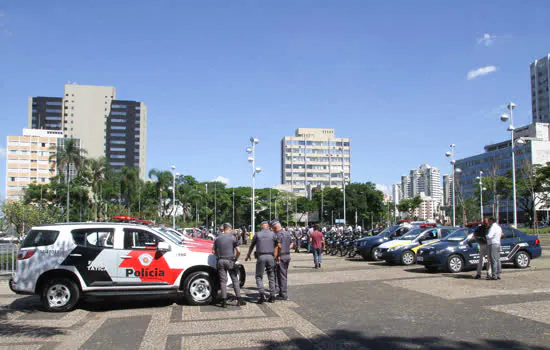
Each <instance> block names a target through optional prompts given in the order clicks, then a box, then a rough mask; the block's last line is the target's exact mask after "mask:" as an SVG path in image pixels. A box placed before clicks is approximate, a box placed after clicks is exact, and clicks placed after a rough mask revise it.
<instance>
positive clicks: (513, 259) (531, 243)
mask: <svg viewBox="0 0 550 350" xmlns="http://www.w3.org/2000/svg"><path fill="white" fill-rule="evenodd" d="M473 230H474V228H463V229H460V230H457V231H455V232H453V233H452V234H450V235H449V236H447V237H446V238H444V239H442V240H441V241H440V242H438V243H436V244H433V245H430V246H427V247H423V248H420V249H419V250H418V252H417V255H416V262H417V263H418V264H421V265H424V266H425V267H426V268H427V269H428V270H429V271H437V270H438V269H439V268H444V269H446V270H447V271H448V272H453V273H457V272H460V271H463V270H466V269H475V268H476V266H477V263H478V261H479V259H480V257H479V247H478V244H477V243H472V241H471V239H472V236H473V233H472V232H473ZM502 230H503V232H504V237H502V239H501V251H500V260H501V261H502V262H503V263H513V264H514V265H515V266H516V267H517V268H526V267H528V266H529V264H530V262H531V259H535V258H538V257H540V256H541V253H542V248H541V246H540V241H539V239H538V237H537V236H531V235H528V234H526V233H524V232H521V231H520V230H517V229H514V228H511V227H506V226H503V227H502Z"/></svg>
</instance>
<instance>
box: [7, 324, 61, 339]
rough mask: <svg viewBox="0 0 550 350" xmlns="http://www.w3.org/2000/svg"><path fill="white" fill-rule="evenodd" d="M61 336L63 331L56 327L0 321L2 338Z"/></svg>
mask: <svg viewBox="0 0 550 350" xmlns="http://www.w3.org/2000/svg"><path fill="white" fill-rule="evenodd" d="M63 334H65V331H63V330H62V329H60V328H57V327H44V326H29V325H24V324H11V323H8V322H7V321H0V336H2V337H3V336H5V337H13V336H18V337H29V338H50V337H54V336H56V335H63Z"/></svg>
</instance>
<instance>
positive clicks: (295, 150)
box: [281, 128, 351, 197]
mask: <svg viewBox="0 0 550 350" xmlns="http://www.w3.org/2000/svg"><path fill="white" fill-rule="evenodd" d="M343 181H346V183H350V181H351V144H350V139H349V138H345V137H344V138H337V137H335V136H334V129H321V128H299V129H297V130H296V134H295V135H294V136H285V137H284V138H283V139H282V140H281V183H282V184H283V185H288V186H289V187H290V188H291V191H292V192H294V193H296V194H298V195H302V196H308V197H310V195H311V193H312V189H313V188H315V187H342V185H343Z"/></svg>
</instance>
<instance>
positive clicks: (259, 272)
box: [245, 221, 281, 304]
mask: <svg viewBox="0 0 550 350" xmlns="http://www.w3.org/2000/svg"><path fill="white" fill-rule="evenodd" d="M261 227H262V230H261V231H260V232H258V233H256V234H255V235H254V237H253V238H252V242H251V243H250V250H249V251H248V254H247V256H246V259H245V261H249V260H250V254H252V251H253V250H254V247H256V246H257V248H256V254H255V256H256V259H257V260H256V286H257V287H258V290H259V291H260V298H259V299H258V304H263V303H264V302H265V301H266V299H265V291H264V281H263V276H264V271H265V270H267V278H268V280H269V289H270V292H271V295H270V298H269V302H270V303H274V302H275V295H274V293H273V291H274V290H275V259H278V258H279V248H280V246H281V244H280V242H279V239H278V238H277V235H276V234H275V233H273V232H272V231H270V230H269V223H268V222H267V221H263V222H262V224H261Z"/></svg>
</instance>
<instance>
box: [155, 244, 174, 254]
mask: <svg viewBox="0 0 550 350" xmlns="http://www.w3.org/2000/svg"><path fill="white" fill-rule="evenodd" d="M170 250H171V247H170V244H168V243H166V242H158V244H157V251H159V252H169V251H170Z"/></svg>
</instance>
